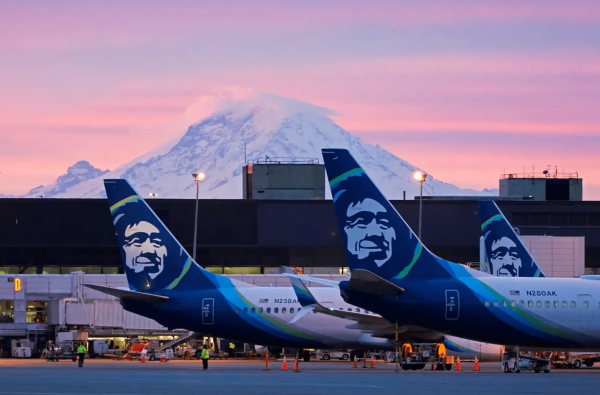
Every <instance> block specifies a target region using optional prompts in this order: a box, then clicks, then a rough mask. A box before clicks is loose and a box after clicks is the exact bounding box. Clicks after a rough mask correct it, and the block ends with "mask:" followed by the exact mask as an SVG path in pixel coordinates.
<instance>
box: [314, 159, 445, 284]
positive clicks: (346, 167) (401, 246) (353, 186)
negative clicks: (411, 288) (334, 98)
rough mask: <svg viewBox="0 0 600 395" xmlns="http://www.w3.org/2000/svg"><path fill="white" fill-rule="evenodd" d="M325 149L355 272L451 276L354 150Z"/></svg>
mask: <svg viewBox="0 0 600 395" xmlns="http://www.w3.org/2000/svg"><path fill="white" fill-rule="evenodd" d="M322 153H323V159H324V161H325V170H326V171H327V177H328V178H329V186H330V188H331V195H332V196H333V201H334V203H335V210H336V214H337V218H338V223H339V227H340V229H341V231H342V232H341V233H342V239H343V241H344V248H345V250H346V258H347V261H348V266H349V267H350V270H355V269H364V270H368V271H370V272H372V273H375V274H376V275H378V276H379V277H382V278H384V279H387V280H391V279H394V280H401V279H404V278H407V277H418V276H422V275H426V276H427V277H442V278H443V277H448V272H447V271H446V270H445V269H444V268H443V267H442V266H443V262H445V261H444V260H442V259H440V258H438V257H437V256H435V255H434V254H433V253H431V252H430V251H429V250H428V249H427V248H426V247H425V246H424V245H423V244H422V243H421V241H420V240H419V239H418V238H417V236H416V235H415V234H414V233H413V231H412V230H411V229H410V227H409V226H408V225H407V224H406V222H404V220H403V219H402V217H401V216H400V214H398V212H397V211H396V209H395V208H394V207H393V206H392V205H391V204H390V202H389V201H388V200H387V199H386V198H385V196H383V194H382V193H381V192H380V191H379V189H378V188H377V187H376V186H375V184H374V183H373V182H372V181H371V179H370V178H369V176H368V175H367V174H366V173H365V171H364V170H363V169H362V168H361V167H360V165H359V164H358V163H357V162H356V160H355V159H354V158H353V157H352V155H351V154H350V152H348V151H347V150H345V149H323V150H322ZM417 263H419V264H418V265H417Z"/></svg>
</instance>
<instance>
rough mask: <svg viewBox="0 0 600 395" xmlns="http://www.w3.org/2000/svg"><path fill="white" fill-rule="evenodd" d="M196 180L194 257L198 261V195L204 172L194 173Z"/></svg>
mask: <svg viewBox="0 0 600 395" xmlns="http://www.w3.org/2000/svg"><path fill="white" fill-rule="evenodd" d="M192 175H193V176H194V181H196V215H195V216H194V249H193V251H192V259H193V260H194V262H196V239H197V238H198V195H200V182H201V181H203V180H204V177H206V176H205V175H204V173H202V172H200V173H194V174H192Z"/></svg>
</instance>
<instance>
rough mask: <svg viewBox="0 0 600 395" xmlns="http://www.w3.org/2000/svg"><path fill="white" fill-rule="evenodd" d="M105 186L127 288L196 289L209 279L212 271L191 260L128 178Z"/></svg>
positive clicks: (155, 289) (141, 289)
mask: <svg viewBox="0 0 600 395" xmlns="http://www.w3.org/2000/svg"><path fill="white" fill-rule="evenodd" d="M104 188H105V189H106V196H107V199H108V204H109V206H110V213H111V215H112V219H113V225H114V227H115V232H116V235H117V241H118V243H119V250H120V252H121V258H122V260H123V264H124V266H125V273H126V274H127V281H128V282H129V287H130V289H132V290H134V291H143V292H149V291H162V290H172V289H197V288H199V287H201V286H202V284H203V283H204V282H206V281H208V279H209V277H210V276H211V275H212V273H209V272H207V271H205V270H204V269H202V268H201V267H200V266H198V264H196V262H194V261H193V260H192V257H190V255H189V254H188V253H187V252H186V250H185V249H184V248H183V247H182V246H181V244H179V242H178V241H177V239H175V237H174V236H173V235H172V234H171V232H170V231H169V229H167V227H166V226H165V225H164V224H163V223H162V221H161V220H160V218H158V216H157V215H156V214H155V213H154V211H152V209H151V208H150V206H148V204H147V203H146V202H145V201H144V199H143V198H142V197H141V196H140V195H139V194H138V193H137V192H136V191H135V189H133V187H132V186H131V185H130V184H129V182H127V181H126V180H122V179H114V180H110V179H107V180H104ZM207 284H208V283H207Z"/></svg>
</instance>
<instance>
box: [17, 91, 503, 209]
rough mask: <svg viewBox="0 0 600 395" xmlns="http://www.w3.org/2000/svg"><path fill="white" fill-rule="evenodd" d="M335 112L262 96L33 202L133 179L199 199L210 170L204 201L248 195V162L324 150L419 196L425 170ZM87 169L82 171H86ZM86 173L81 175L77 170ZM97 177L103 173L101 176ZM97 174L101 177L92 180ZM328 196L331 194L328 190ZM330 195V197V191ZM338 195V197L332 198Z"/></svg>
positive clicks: (427, 187) (90, 194)
mask: <svg viewBox="0 0 600 395" xmlns="http://www.w3.org/2000/svg"><path fill="white" fill-rule="evenodd" d="M333 115H335V114H334V113H333V112H332V111H330V110H328V109H325V108H322V107H317V106H314V105H311V104H307V103H303V102H299V101H296V100H292V99H286V98H282V97H279V96H275V95H271V94H266V93H257V92H254V93H252V94H250V95H248V96H247V97H245V98H243V99H239V100H230V101H228V103H227V105H225V106H223V107H222V108H221V109H220V110H218V111H216V112H215V113H213V114H212V115H210V116H208V117H206V118H204V119H202V120H200V121H199V122H197V123H195V124H193V125H191V126H190V127H189V128H188V129H187V131H186V132H185V134H184V135H183V136H182V137H181V138H179V139H176V140H174V141H172V142H170V143H169V144H167V145H165V146H163V147H159V148H157V149H156V150H154V151H153V152H151V153H148V154H145V155H143V156H142V157H139V158H137V159H135V160H133V161H131V162H129V163H127V164H125V165H123V166H121V167H119V168H118V169H116V170H114V171H111V172H108V173H106V172H101V171H100V170H98V169H94V171H95V172H96V173H94V171H87V170H85V169H88V170H91V169H93V167H91V165H89V164H87V162H85V163H86V164H87V167H86V166H83V165H81V164H82V163H83V162H78V164H76V165H75V166H73V167H71V168H69V171H68V172H67V174H65V175H64V176H61V177H59V178H58V179H57V181H56V182H55V183H54V184H52V185H50V186H48V187H45V188H43V189H39V188H36V189H34V190H32V191H30V192H29V193H28V194H27V196H32V197H33V196H35V195H40V194H41V195H43V196H44V197H71V198H81V197H86V198H96V197H104V196H105V194H104V187H103V183H102V180H103V179H105V178H125V179H127V180H129V181H130V182H131V183H132V184H133V185H134V186H135V187H136V189H137V190H138V192H139V193H141V194H142V195H143V196H147V195H148V193H150V192H152V193H157V194H158V197H159V198H161V197H171V198H194V197H195V192H196V186H195V183H194V181H193V179H192V176H191V174H192V173H196V172H198V171H202V172H204V173H205V174H206V179H205V181H204V182H202V183H201V185H200V195H201V196H202V197H203V198H220V199H238V198H241V197H242V176H241V167H242V165H243V164H244V157H247V158H249V159H250V158H265V156H269V157H289V158H292V157H296V158H299V157H304V158H318V159H319V161H320V162H321V163H322V158H321V148H327V147H331V148H347V149H348V150H350V152H352V154H353V155H354V156H355V158H356V159H357V160H358V162H359V163H360V164H361V165H362V167H363V168H364V169H365V170H366V171H367V172H368V174H369V175H370V176H371V177H372V178H373V180H374V181H375V182H376V183H377V185H378V186H379V187H380V188H381V190H382V192H383V193H384V194H385V195H386V196H387V197H388V198H390V199H401V198H402V194H403V191H406V196H407V198H413V196H415V195H418V193H419V183H418V182H417V181H416V180H414V178H413V173H414V172H415V171H416V170H419V169H418V168H417V167H415V166H413V165H411V164H410V163H407V162H406V161H404V160H402V159H400V158H398V157H396V156H394V155H393V154H391V153H389V152H388V151H386V150H385V149H383V148H381V147H380V146H378V145H376V146H373V145H370V144H367V143H365V142H363V141H362V140H361V139H360V138H358V137H356V136H354V135H352V134H350V133H348V132H347V131H345V130H344V129H342V128H341V127H339V126H338V125H336V124H335V122H334V121H333V120H332V119H331V116H333ZM78 165H79V166H78ZM80 168H81V169H82V170H84V171H82V172H81V173H79V172H77V171H76V170H77V169H80ZM93 174H95V175H93ZM92 175H93V177H92ZM327 191H328V189H327ZM328 192H329V191H328ZM424 194H425V195H497V191H493V190H492V191H474V190H469V189H460V188H458V187H456V186H454V185H451V184H446V183H444V182H441V181H438V180H436V179H435V178H434V177H432V176H429V177H428V178H427V181H426V182H425V184H424ZM329 196H330V195H329Z"/></svg>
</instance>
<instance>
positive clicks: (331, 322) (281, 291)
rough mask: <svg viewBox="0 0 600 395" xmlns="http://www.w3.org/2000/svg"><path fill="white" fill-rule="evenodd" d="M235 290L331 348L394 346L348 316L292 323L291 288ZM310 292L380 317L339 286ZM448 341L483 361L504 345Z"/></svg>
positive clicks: (315, 316) (335, 305)
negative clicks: (345, 294)
mask: <svg viewBox="0 0 600 395" xmlns="http://www.w3.org/2000/svg"><path fill="white" fill-rule="evenodd" d="M237 289H238V292H240V293H241V294H242V295H243V296H244V297H245V298H246V299H247V300H248V301H249V302H251V303H252V304H253V305H255V306H257V309H261V308H262V312H263V313H266V314H268V315H270V316H272V317H273V318H275V319H277V320H279V321H282V322H284V323H285V324H286V325H289V326H290V328H292V329H293V330H298V331H302V332H310V333H316V334H318V335H319V336H321V338H324V339H327V340H328V341H327V342H328V343H329V344H330V346H331V347H332V348H348V349H359V348H368V349H385V350H393V348H394V346H393V343H392V342H390V341H389V340H388V339H386V338H383V337H374V336H372V335H371V334H370V333H368V332H366V331H362V330H361V329H351V328H348V326H349V325H353V324H356V322H355V321H353V320H349V319H344V318H340V317H334V316H331V315H326V314H321V313H314V312H311V313H309V314H306V315H305V316H303V317H302V318H300V319H298V320H297V321H295V322H293V323H292V322H291V321H292V320H293V319H294V317H295V316H296V314H298V311H299V309H301V308H302V306H301V305H300V303H299V302H298V299H297V296H296V293H295V292H294V290H293V288H291V287H275V288H274V287H252V286H249V287H239V288H237ZM310 292H311V293H312V295H313V296H314V297H315V298H316V300H318V301H319V303H320V304H321V305H323V306H324V307H328V308H332V309H335V310H344V311H351V312H355V313H361V314H368V315H372V316H374V317H380V316H379V315H378V314H375V313H373V312H370V311H366V310H364V309H362V308H359V307H357V306H353V305H350V304H348V303H346V302H345V301H344V300H343V299H342V297H341V296H340V292H339V289H337V288H330V287H315V288H310ZM256 313H258V311H255V312H252V311H251V310H249V311H246V312H244V311H240V314H256ZM386 327H387V330H388V331H389V329H390V327H391V324H389V323H387V322H386V323H385V325H382V326H381V329H386ZM431 336H432V337H436V334H435V333H433V332H432V334H431ZM439 337H441V335H440V336H439ZM447 340H448V341H451V343H452V344H454V345H456V346H458V347H457V349H456V350H452V351H451V352H450V350H449V353H450V354H452V355H460V356H461V357H472V356H474V355H477V356H478V357H479V358H483V359H485V360H490V361H496V360H497V361H499V360H500V359H501V356H502V351H503V350H504V347H502V346H499V345H496V344H489V343H481V342H476V341H471V340H466V339H462V338H458V337H449V336H448V337H447Z"/></svg>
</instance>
